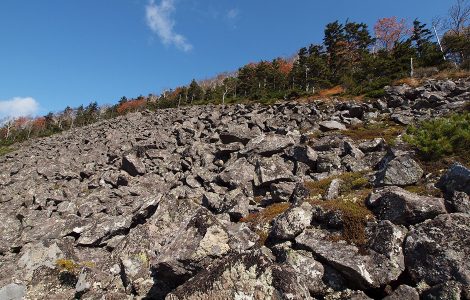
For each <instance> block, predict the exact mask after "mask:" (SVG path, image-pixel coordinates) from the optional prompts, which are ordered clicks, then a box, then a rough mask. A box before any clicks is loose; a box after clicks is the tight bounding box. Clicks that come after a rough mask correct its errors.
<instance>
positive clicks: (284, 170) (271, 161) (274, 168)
mask: <svg viewBox="0 0 470 300" xmlns="http://www.w3.org/2000/svg"><path fill="white" fill-rule="evenodd" d="M293 169H294V166H293V164H292V163H291V162H288V161H285V160H284V159H283V158H282V157H280V156H272V157H270V158H260V159H258V160H257V162H256V169H255V172H256V175H257V176H256V177H255V185H257V186H260V185H269V184H271V183H276V182H281V181H293V179H294V174H292V171H293Z"/></svg>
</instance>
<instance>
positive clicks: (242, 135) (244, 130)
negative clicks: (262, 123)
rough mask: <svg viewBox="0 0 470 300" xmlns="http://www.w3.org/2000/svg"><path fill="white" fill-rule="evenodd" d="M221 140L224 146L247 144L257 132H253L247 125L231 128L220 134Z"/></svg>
mask: <svg viewBox="0 0 470 300" xmlns="http://www.w3.org/2000/svg"><path fill="white" fill-rule="evenodd" d="M219 136H220V140H221V141H222V143H224V144H230V143H236V142H239V143H242V144H246V143H248V142H249V141H250V139H252V138H254V137H255V136H256V132H253V131H252V130H250V128H248V125H247V124H241V125H235V126H230V127H228V128H227V129H226V130H223V131H222V132H220V133H219Z"/></svg>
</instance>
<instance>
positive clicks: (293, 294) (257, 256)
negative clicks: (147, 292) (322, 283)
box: [165, 250, 311, 300]
mask: <svg viewBox="0 0 470 300" xmlns="http://www.w3.org/2000/svg"><path fill="white" fill-rule="evenodd" d="M277 298H279V299H299V300H300V299H311V297H310V293H309V291H308V288H307V287H306V286H305V285H304V284H303V282H301V280H300V279H299V278H298V276H297V274H296V272H295V270H294V269H293V268H292V267H290V266H288V265H284V266H279V265H277V264H275V263H274V262H273V261H272V258H271V257H270V256H269V255H267V254H265V253H263V252H262V251H261V250H257V251H251V252H248V253H246V254H240V255H232V256H230V257H228V258H226V259H224V260H223V261H221V262H220V263H218V264H215V265H213V266H212V267H211V268H208V269H207V270H203V271H202V272H200V273H198V274H197V275H196V276H195V277H193V278H191V279H190V280H188V281H187V282H186V283H185V284H183V285H181V286H179V287H178V288H177V289H176V290H174V291H172V292H171V293H170V294H168V295H167V296H166V298H165V299H168V300H183V299H188V300H189V299H277Z"/></svg>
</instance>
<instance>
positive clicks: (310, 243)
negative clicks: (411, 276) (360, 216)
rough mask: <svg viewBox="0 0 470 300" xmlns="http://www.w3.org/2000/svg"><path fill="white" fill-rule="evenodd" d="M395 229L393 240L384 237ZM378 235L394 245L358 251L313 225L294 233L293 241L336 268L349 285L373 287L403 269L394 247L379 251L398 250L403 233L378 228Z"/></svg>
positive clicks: (381, 283)
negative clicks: (362, 251) (297, 234)
mask: <svg viewBox="0 0 470 300" xmlns="http://www.w3.org/2000/svg"><path fill="white" fill-rule="evenodd" d="M395 232H396V233H398V235H397V238H396V239H394V238H390V237H387V235H389V234H390V233H391V234H392V235H393V234H395ZM381 234H382V236H381V237H382V238H386V239H388V240H389V241H390V243H393V244H394V245H391V246H388V247H384V248H382V247H374V249H370V250H368V253H367V254H365V253H361V252H360V251H359V248H357V247H356V246H354V245H351V244H347V243H346V242H344V241H340V242H334V241H332V239H331V237H330V235H329V233H328V232H327V231H325V230H321V229H316V228H312V229H306V230H305V231H304V232H303V233H301V234H300V235H299V236H297V238H296V239H295V242H296V243H297V245H299V246H301V247H303V248H305V249H308V250H309V251H311V252H313V254H315V255H316V256H318V257H320V258H321V259H322V260H324V261H326V262H327V263H328V264H329V265H331V266H333V267H334V268H335V269H337V270H338V271H339V272H340V273H341V274H342V275H343V276H344V277H346V278H347V279H348V280H349V281H350V282H351V284H352V285H353V286H356V287H358V288H365V289H367V288H377V287H380V286H383V285H386V284H388V283H390V282H391V281H393V280H396V279H397V278H398V277H399V276H400V274H401V273H402V272H403V270H404V269H405V266H404V263H403V262H402V259H401V258H400V257H402V254H401V251H399V252H398V253H397V251H395V250H393V251H382V250H387V249H398V250H400V248H401V247H400V245H401V242H402V241H403V239H404V236H405V235H404V234H402V233H401V231H400V230H392V231H389V232H387V231H382V233H381ZM378 236H380V235H378ZM383 244H387V242H384V243H383ZM378 250H379V251H381V252H383V253H381V252H379V251H378Z"/></svg>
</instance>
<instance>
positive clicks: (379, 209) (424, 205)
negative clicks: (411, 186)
mask: <svg viewBox="0 0 470 300" xmlns="http://www.w3.org/2000/svg"><path fill="white" fill-rule="evenodd" d="M367 203H368V205H369V207H370V208H371V209H372V211H373V212H374V213H375V215H376V216H377V217H378V218H379V219H381V220H390V221H392V222H393V223H395V224H403V225H407V224H416V223H419V222H422V221H424V220H426V219H430V218H434V217H435V216H437V215H439V214H444V213H446V208H445V205H444V199H442V198H435V197H428V196H419V195H417V194H413V193H410V192H408V191H406V190H404V189H402V188H399V187H387V188H384V189H381V190H378V191H377V192H375V193H372V194H371V195H370V196H369V199H368V202H367Z"/></svg>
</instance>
